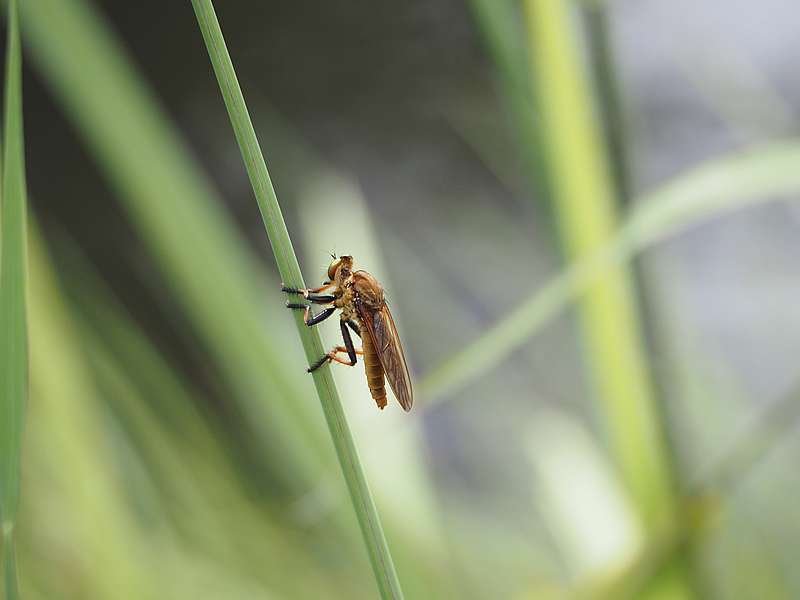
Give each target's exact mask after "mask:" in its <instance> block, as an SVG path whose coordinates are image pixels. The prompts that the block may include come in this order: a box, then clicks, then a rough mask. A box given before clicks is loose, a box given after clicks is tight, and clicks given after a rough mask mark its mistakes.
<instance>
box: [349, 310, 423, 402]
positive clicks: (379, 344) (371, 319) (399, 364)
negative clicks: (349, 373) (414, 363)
mask: <svg viewBox="0 0 800 600" xmlns="http://www.w3.org/2000/svg"><path fill="white" fill-rule="evenodd" d="M358 312H359V317H360V319H361V323H362V324H363V325H364V329H366V330H367V335H369V336H370V340H371V341H372V345H373V346H374V347H375V351H376V352H377V354H378V358H379V359H380V361H381V366H382V367H383V372H384V373H386V379H388V380H389V385H390V386H391V388H392V391H393V392H394V395H395V397H396V398H397V400H398V401H399V402H400V406H402V407H403V410H405V411H409V410H411V405H412V404H413V403H414V391H413V390H412V388H411V375H409V373H408V365H407V364H406V357H405V356H404V355H403V346H402V345H401V344H400V337H399V336H398V335H397V328H396V327H395V325H394V319H392V313H390V312H389V307H388V306H386V304H385V303H384V304H383V305H382V306H381V308H380V309H378V310H370V309H368V308H366V307H364V306H361V307H359V311H358ZM362 335H363V334H362Z"/></svg>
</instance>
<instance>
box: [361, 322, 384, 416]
mask: <svg viewBox="0 0 800 600" xmlns="http://www.w3.org/2000/svg"><path fill="white" fill-rule="evenodd" d="M370 338H371V336H370V335H369V334H367V333H364V334H363V335H362V336H361V341H362V345H363V350H364V370H365V371H366V373H367V385H368V386H369V393H370V394H372V399H373V400H375V403H376V404H377V405H378V408H380V409H383V408H384V407H385V406H386V384H385V383H384V378H383V367H382V366H381V361H380V358H378V353H377V352H376V350H375V346H373V345H372V340H371V339H370Z"/></svg>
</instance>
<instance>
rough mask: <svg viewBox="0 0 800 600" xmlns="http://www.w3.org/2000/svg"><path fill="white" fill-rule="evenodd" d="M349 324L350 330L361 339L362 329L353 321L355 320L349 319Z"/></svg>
mask: <svg viewBox="0 0 800 600" xmlns="http://www.w3.org/2000/svg"><path fill="white" fill-rule="evenodd" d="M347 324H348V325H349V326H350V329H352V330H353V333H355V334H356V335H357V336H358V337H361V327H359V326H358V323H356V322H355V321H353V319H348V320H347Z"/></svg>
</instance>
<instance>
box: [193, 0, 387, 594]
mask: <svg viewBox="0 0 800 600" xmlns="http://www.w3.org/2000/svg"><path fill="white" fill-rule="evenodd" d="M192 5H193V6H194V9H195V13H196V14H197V21H198V23H199V25H200V29H201V31H202V32H203V38H204V39H205V42H206V46H207V48H208V53H209V56H210V58H211V63H212V65H213V66H214V72H215V73H216V75H217V80H218V81H219V85H220V89H221V90H222V95H223V98H224V99H225V105H226V107H227V109H228V114H229V116H230V118H231V123H232V125H233V130H234V133H235V134H236V139H237V141H238V142H239V146H240V148H241V150H242V156H243V158H244V162H245V166H246V167H247V173H248V175H249V176H250V182H251V183H252V185H253V191H254V192H255V196H256V201H257V202H258V207H259V209H260V210H261V216H262V218H263V220H264V226H265V228H266V230H267V235H268V236H269V241H270V244H271V246H272V251H273V253H274V255H275V260H276V262H277V264H278V271H279V272H280V274H281V277H282V278H283V281H285V282H286V283H287V285H290V286H294V287H305V286H304V284H303V279H302V275H301V273H300V266H299V265H298V263H297V257H296V256H295V254H294V249H293V248H292V243H291V240H290V239H289V234H288V232H287V230H286V224H285V223H284V221H283V216H282V215H281V210H280V206H279V205H278V199H277V197H276V196H275V190H274V189H273V187H272V182H271V180H270V177H269V173H268V172H267V166H266V164H265V163H264V157H263V156H262V154H261V148H260V147H259V144H258V140H257V139H256V134H255V131H254V130H253V125H252V123H251V121H250V115H249V113H248V112H247V107H246V105H245V102H244V97H243V96H242V92H241V89H240V87H239V82H238V80H237V79H236V73H235V72H234V69H233V64H232V63H231V59H230V55H229V54H228V50H227V48H226V47H225V40H224V39H223V37H222V31H221V30H220V27H219V22H218V21H217V17H216V14H215V13H214V7H213V5H212V3H211V1H210V0H192ZM295 323H296V325H297V330H298V333H299V334H300V339H301V341H302V343H303V348H304V349H305V352H306V358H307V359H308V361H309V363H310V362H312V361H314V360H316V359H317V358H318V357H320V356H322V355H323V354H324V353H325V350H324V348H323V346H322V340H321V338H320V335H319V332H318V331H317V330H316V329H314V328H311V327H306V326H305V324H304V323H303V319H302V315H301V314H300V313H299V311H295ZM314 383H315V385H316V388H317V393H318V395H319V399H320V402H321V403H322V409H323V411H324V413H325V418H326V420H327V423H328V427H329V429H330V433H331V437H332V438H333V443H334V446H335V447H336V453H337V455H338V457H339V462H340V463H341V467H342V472H343V473H344V478H345V481H346V483H347V487H348V489H349V491H350V495H351V498H352V501H353V506H354V508H355V511H356V516H357V517H358V521H359V525H360V526H361V531H362V533H363V535H364V540H365V543H366V546H367V550H368V554H369V557H370V562H371V563H372V568H373V570H374V572H375V577H376V580H377V583H378V588H379V589H380V593H381V596H382V597H383V598H401V597H402V591H401V589H400V583H399V581H398V579H397V573H396V572H395V568H394V564H393V562H392V557H391V555H390V553H389V547H388V545H387V543H386V538H385V536H384V534H383V529H382V527H381V523H380V519H379V517H378V512H377V509H376V508H375V503H374V501H373V499H372V496H371V494H370V491H369V487H368V486H367V481H366V478H365V476H364V472H363V469H362V467H361V463H360V461H359V458H358V454H357V452H356V448H355V444H354V443H353V439H352V436H351V434H350V429H349V426H348V424H347V420H346V418H345V415H344V411H343V410H342V404H341V401H340V399H339V394H338V392H337V390H336V386H335V384H334V382H333V377H332V375H331V372H330V367H329V366H327V365H326V366H324V367H322V368H320V369H318V370H317V371H315V372H314Z"/></svg>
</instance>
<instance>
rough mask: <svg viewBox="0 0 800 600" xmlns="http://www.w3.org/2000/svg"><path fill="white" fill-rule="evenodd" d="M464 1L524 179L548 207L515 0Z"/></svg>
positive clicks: (542, 157) (547, 185)
mask: <svg viewBox="0 0 800 600" xmlns="http://www.w3.org/2000/svg"><path fill="white" fill-rule="evenodd" d="M468 3H469V5H470V7H471V10H472V14H473V18H474V19H475V23H476V24H477V25H478V28H479V30H480V32H481V34H482V35H483V38H484V43H485V44H486V47H487V49H488V51H489V54H490V55H491V57H492V59H493V61H494V63H495V65H496V67H497V72H498V74H499V79H500V81H499V83H500V85H501V88H502V92H503V97H504V99H505V101H506V103H507V105H508V108H509V112H510V114H511V117H512V119H513V122H512V123H509V126H511V127H512V129H513V133H514V135H515V136H516V138H517V143H518V145H519V150H520V153H521V155H522V158H523V160H524V163H525V166H526V167H527V180H528V182H529V183H530V186H531V188H532V189H533V190H534V191H536V192H537V194H538V199H539V200H540V201H541V202H543V203H544V205H545V206H547V207H548V210H549V204H550V201H551V199H550V192H551V190H550V183H551V182H550V177H549V174H548V172H547V169H546V165H545V163H546V156H545V154H544V151H543V148H542V143H541V141H542V140H541V134H540V133H539V132H540V129H541V124H540V123H539V119H538V117H537V115H536V114H535V113H534V111H533V106H534V104H533V97H532V93H531V89H532V85H533V83H532V81H531V77H530V72H529V70H528V69H527V56H526V53H525V45H524V42H523V40H524V39H525V37H524V32H523V24H522V21H521V19H520V7H519V5H518V2H517V1H516V0H469V2H468Z"/></svg>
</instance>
